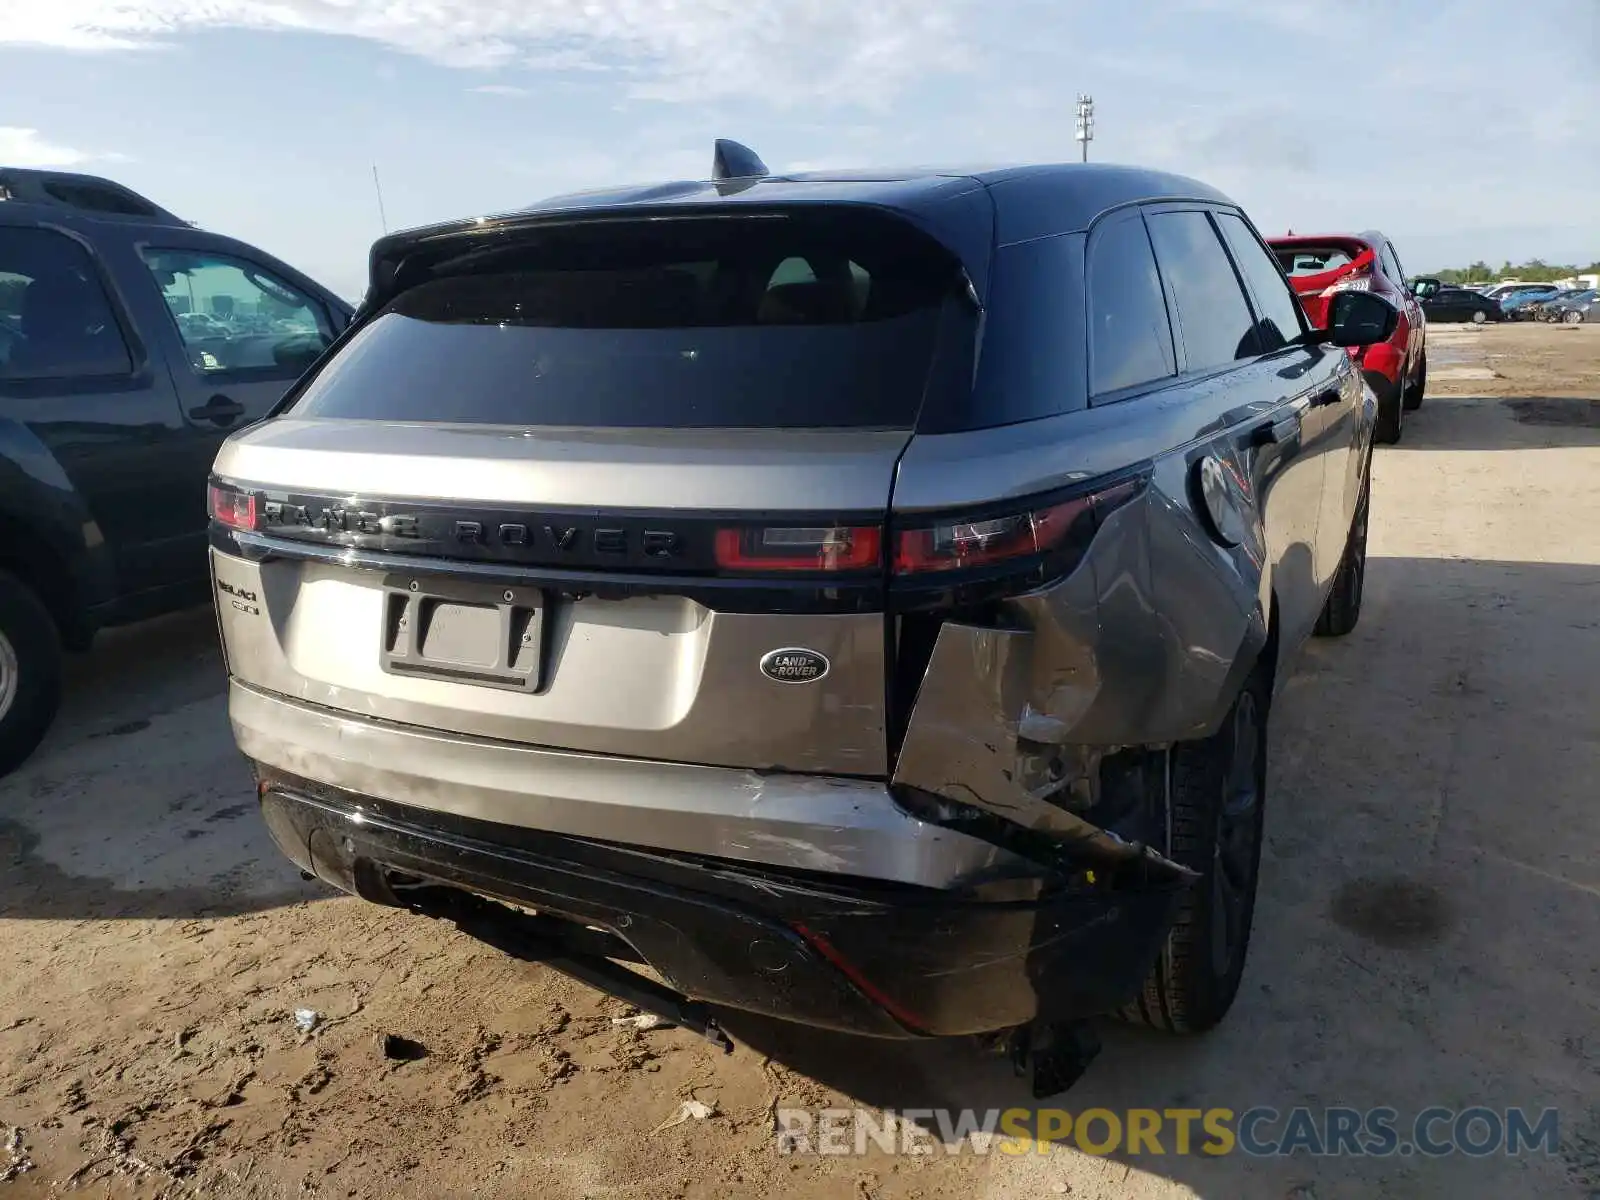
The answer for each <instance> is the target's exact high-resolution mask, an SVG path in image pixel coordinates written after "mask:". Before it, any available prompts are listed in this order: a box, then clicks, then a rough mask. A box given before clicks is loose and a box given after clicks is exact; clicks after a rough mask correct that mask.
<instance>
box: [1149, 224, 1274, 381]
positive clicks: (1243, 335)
mask: <svg viewBox="0 0 1600 1200" xmlns="http://www.w3.org/2000/svg"><path fill="white" fill-rule="evenodd" d="M1147 220H1148V222H1149V226H1150V240H1151V241H1152V242H1153V243H1154V244H1155V248H1156V262H1157V263H1158V264H1160V267H1161V277H1162V278H1163V279H1164V280H1166V284H1167V287H1168V288H1169V289H1170V290H1171V293H1172V300H1173V303H1174V304H1175V305H1176V307H1177V310H1178V328H1179V335H1180V336H1181V337H1182V338H1183V348H1184V353H1185V356H1186V360H1185V363H1184V369H1185V370H1187V371H1205V370H1209V369H1211V368H1214V367H1220V366H1222V365H1224V364H1226V363H1230V362H1232V361H1233V360H1234V359H1236V358H1248V357H1250V356H1251V355H1253V354H1257V353H1259V350H1258V349H1257V346H1256V338H1255V321H1254V318H1253V317H1252V316H1251V315H1250V305H1249V304H1248V303H1247V302H1246V301H1245V297H1244V289H1243V287H1242V286H1241V285H1240V283H1239V276H1238V275H1237V274H1235V273H1234V269H1233V263H1232V261H1230V260H1229V258H1228V252H1227V251H1226V250H1224V249H1223V248H1222V240H1221V239H1220V238H1219V237H1218V236H1217V231H1216V230H1215V229H1214V228H1212V225H1211V219H1210V218H1209V217H1208V216H1206V214H1205V213H1203V212H1162V213H1152V214H1150V216H1149V217H1148V218H1147Z"/></svg>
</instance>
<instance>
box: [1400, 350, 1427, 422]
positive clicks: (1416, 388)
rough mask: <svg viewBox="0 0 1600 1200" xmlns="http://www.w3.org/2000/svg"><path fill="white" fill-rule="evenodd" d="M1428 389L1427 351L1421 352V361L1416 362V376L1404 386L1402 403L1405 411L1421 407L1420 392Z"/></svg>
mask: <svg viewBox="0 0 1600 1200" xmlns="http://www.w3.org/2000/svg"><path fill="white" fill-rule="evenodd" d="M1427 390H1428V352H1427V351H1426V350H1424V351H1423V352H1422V361H1421V362H1419V363H1418V364H1417V377H1416V378H1415V379H1413V380H1412V381H1411V385H1410V386H1409V387H1407V388H1406V391H1405V396H1404V398H1403V404H1404V407H1405V410H1406V411H1407V412H1416V411H1417V409H1419V408H1421V407H1422V394H1423V392H1425V391H1427Z"/></svg>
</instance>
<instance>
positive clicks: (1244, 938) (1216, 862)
mask: <svg viewBox="0 0 1600 1200" xmlns="http://www.w3.org/2000/svg"><path fill="white" fill-rule="evenodd" d="M1270 693H1271V688H1270V686H1269V681H1268V678H1267V673H1266V672H1265V671H1264V670H1262V669H1261V668H1260V667H1259V666H1258V667H1257V668H1256V670H1255V672H1254V673H1253V674H1252V675H1251V676H1250V680H1249V682H1247V683H1246V684H1245V686H1244V690H1243V691H1241V692H1240V693H1239V697H1238V699H1237V700H1235V701H1234V703H1233V708H1232V709H1230V710H1229V712H1228V716H1227V719H1226V720H1225V721H1223V723H1222V728H1221V729H1219V730H1218V731H1217V732H1216V733H1215V734H1214V735H1213V736H1211V737H1209V738H1207V739H1205V740H1204V741H1200V742H1182V743H1180V744H1178V745H1176V746H1174V747H1173V748H1172V750H1171V757H1170V759H1169V762H1168V770H1169V777H1168V784H1167V799H1168V812H1169V817H1168V835H1167V841H1168V844H1167V852H1168V854H1169V855H1170V856H1171V857H1172V858H1173V859H1175V860H1176V861H1178V862H1180V863H1183V864H1184V865H1185V866H1187V867H1191V868H1193V869H1194V870H1196V871H1198V872H1200V876H1201V877H1200V880H1199V881H1198V882H1197V883H1196V884H1195V885H1194V886H1193V887H1192V888H1190V889H1189V891H1188V892H1187V893H1186V894H1185V895H1184V897H1183V899H1182V900H1181V901H1179V908H1178V917H1177V920H1176V921H1175V922H1174V924H1173V927H1172V931H1171V932H1170V933H1169V934H1168V935H1167V941H1166V944H1165V945H1164V946H1163V947H1162V950H1161V955H1160V957H1159V958H1158V959H1157V960H1156V964H1155V966H1154V967H1153V968H1152V969H1151V972H1150V975H1149V976H1148V977H1147V978H1146V979H1145V982H1144V988H1143V990H1142V991H1141V992H1140V994H1139V997H1138V998H1137V999H1136V1000H1134V1001H1133V1002H1132V1003H1131V1004H1129V1005H1127V1006H1126V1007H1125V1008H1124V1009H1123V1010H1122V1016H1123V1017H1124V1018H1125V1019H1127V1020H1130V1021H1138V1022H1141V1023H1143V1024H1146V1025H1153V1026H1154V1027H1156V1028H1157V1029H1164V1030H1166V1031H1168V1032H1169V1033H1201V1032H1204V1031H1205V1030H1207V1029H1210V1028H1211V1027H1212V1026H1214V1025H1215V1024H1217V1022H1218V1021H1220V1020H1222V1018H1223V1017H1224V1016H1225V1015H1226V1014H1227V1011H1228V1009H1229V1008H1230V1007H1231V1006H1232V1004H1233V998H1234V996H1235V995H1237V993H1238V991H1239V980H1240V978H1241V977H1242V975H1243V974H1244V960H1245V951H1246V950H1247V949H1248V948H1249V944H1250V923H1251V919H1252V918H1253V916H1254V915H1255V906H1256V878H1257V875H1258V873H1259V869H1260V865H1261V830H1262V813H1263V808H1264V803H1265V800H1266V791H1267V754H1266V750H1267V706H1268V700H1269V696H1270Z"/></svg>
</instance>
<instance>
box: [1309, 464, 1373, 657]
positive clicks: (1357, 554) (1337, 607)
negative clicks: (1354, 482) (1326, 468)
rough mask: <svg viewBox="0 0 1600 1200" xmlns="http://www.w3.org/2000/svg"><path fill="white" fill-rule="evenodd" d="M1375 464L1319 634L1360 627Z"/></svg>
mask: <svg viewBox="0 0 1600 1200" xmlns="http://www.w3.org/2000/svg"><path fill="white" fill-rule="evenodd" d="M1371 471H1372V466H1371V464H1370V463H1369V464H1368V466H1367V472H1368V475H1367V478H1366V479H1365V480H1363V481H1362V484H1361V499H1360V500H1359V501H1357V502H1356V515H1355V519H1354V520H1353V521H1351V522H1350V537H1349V539H1348V540H1347V541H1346V542H1345V547H1344V557H1343V558H1341V559H1340V560H1339V571H1338V574H1336V575H1335V576H1334V577H1333V587H1332V588H1330V589H1329V591H1328V599H1327V601H1326V602H1325V603H1324V604H1323V606H1322V615H1321V616H1319V617H1318V618H1317V627H1316V630H1315V633H1316V635H1317V636H1318V637H1343V636H1344V635H1345V634H1347V633H1349V632H1350V631H1351V630H1352V629H1354V628H1355V627H1356V622H1357V621H1359V620H1360V619H1361V592H1362V589H1363V588H1364V587H1365V586H1366V582H1367V512H1368V510H1369V508H1370V507H1371V503H1370V502H1371V498H1372V476H1371Z"/></svg>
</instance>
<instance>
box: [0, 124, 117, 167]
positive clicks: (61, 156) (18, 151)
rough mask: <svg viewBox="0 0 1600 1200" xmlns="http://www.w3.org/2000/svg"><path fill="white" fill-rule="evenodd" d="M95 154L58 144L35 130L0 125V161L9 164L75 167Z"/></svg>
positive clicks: (14, 165)
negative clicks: (47, 139)
mask: <svg viewBox="0 0 1600 1200" xmlns="http://www.w3.org/2000/svg"><path fill="white" fill-rule="evenodd" d="M92 157H94V156H93V155H90V154H85V153H84V152H83V151H82V150H74V149H73V148H72V147H70V146H58V145H56V144H55V143H54V142H48V141H46V140H45V139H44V138H42V137H40V136H39V131H38V130H37V129H22V128H19V127H18V126H15V125H0V163H5V164H6V165H7V166H12V167H75V166H77V165H78V164H79V163H84V162H87V161H89V159H90V158H92Z"/></svg>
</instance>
